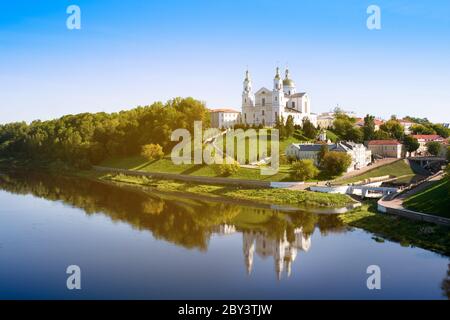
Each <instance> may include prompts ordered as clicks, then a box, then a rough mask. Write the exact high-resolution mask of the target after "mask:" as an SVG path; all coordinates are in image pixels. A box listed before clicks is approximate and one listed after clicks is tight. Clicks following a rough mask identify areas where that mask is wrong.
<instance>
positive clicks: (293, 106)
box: [292, 101, 295, 109]
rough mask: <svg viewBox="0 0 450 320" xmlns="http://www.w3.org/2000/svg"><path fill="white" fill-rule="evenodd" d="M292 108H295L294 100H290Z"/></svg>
mask: <svg viewBox="0 0 450 320" xmlns="http://www.w3.org/2000/svg"><path fill="white" fill-rule="evenodd" d="M292 109H295V101H292Z"/></svg>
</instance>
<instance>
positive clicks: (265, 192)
mask: <svg viewBox="0 0 450 320" xmlns="http://www.w3.org/2000/svg"><path fill="white" fill-rule="evenodd" d="M104 179H108V180H111V181H115V182H123V183H131V184H137V185H143V186H150V187H152V188H156V189H157V190H159V191H169V192H173V191H176V192H183V193H194V194H202V195H208V196H211V197H223V196H226V197H231V198H235V199H242V200H254V201H258V202H263V203H269V204H272V203H276V204H286V205H289V204H291V205H303V206H321V207H343V206H345V205H348V204H350V203H352V202H353V200H352V199H351V198H350V197H348V196H346V195H342V194H323V193H316V192H310V191H297V190H286V189H252V188H243V187H235V186H219V185H206V184H191V183H186V182H180V181H170V180H157V179H149V178H147V177H135V176H126V175H122V174H119V175H107V176H106V177H104Z"/></svg>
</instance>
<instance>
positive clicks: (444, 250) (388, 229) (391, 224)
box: [0, 161, 450, 257]
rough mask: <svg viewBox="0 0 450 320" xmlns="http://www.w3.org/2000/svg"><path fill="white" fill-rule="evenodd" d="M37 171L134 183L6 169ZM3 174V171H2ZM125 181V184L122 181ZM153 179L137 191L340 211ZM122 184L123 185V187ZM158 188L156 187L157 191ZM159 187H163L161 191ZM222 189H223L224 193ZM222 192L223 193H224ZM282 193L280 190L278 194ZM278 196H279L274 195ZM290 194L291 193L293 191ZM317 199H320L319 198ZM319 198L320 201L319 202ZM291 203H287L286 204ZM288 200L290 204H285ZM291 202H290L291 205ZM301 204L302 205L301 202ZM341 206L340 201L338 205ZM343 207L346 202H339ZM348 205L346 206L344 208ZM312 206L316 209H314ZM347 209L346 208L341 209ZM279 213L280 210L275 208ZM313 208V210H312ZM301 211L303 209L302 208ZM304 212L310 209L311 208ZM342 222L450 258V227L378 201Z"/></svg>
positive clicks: (307, 195)
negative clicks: (383, 207)
mask: <svg viewBox="0 0 450 320" xmlns="http://www.w3.org/2000/svg"><path fill="white" fill-rule="evenodd" d="M2 164H4V163H2V162H1V161H0V169H1V168H4V167H5V166H4V165H2ZM18 169H19V170H20V169H26V170H35V171H44V172H47V173H49V174H59V175H67V176H73V177H78V178H85V179H92V180H94V181H97V182H103V183H113V184H116V185H118V186H122V187H124V185H123V184H129V183H130V181H126V180H128V179H129V177H116V178H115V181H114V179H110V177H107V176H106V175H105V174H101V173H99V172H96V171H94V170H75V169H73V168H71V169H67V170H54V169H51V168H49V167H48V166H40V167H37V166H29V165H27V166H13V167H12V168H11V167H9V168H6V170H18ZM0 174H1V172H0ZM131 178H132V179H137V178H136V177H131ZM120 180H122V181H120ZM156 181H157V180H150V179H148V178H147V179H146V181H139V179H138V180H135V181H131V182H132V185H133V188H136V189H137V190H139V189H140V190H141V191H142V190H144V191H145V189H146V188H147V191H148V188H151V189H152V190H153V191H156V192H161V193H166V194H167V193H171V192H172V193H173V194H175V193H178V194H181V193H183V194H184V195H188V196H193V197H196V196H204V197H205V200H206V199H210V200H215V201H217V200H218V199H224V198H228V199H229V200H233V201H244V202H248V203H250V202H253V203H260V204H262V205H264V204H267V196H271V197H272V199H276V203H274V204H275V205H283V204H285V205H287V206H289V205H292V204H293V199H292V198H290V197H286V198H283V199H280V197H279V195H280V194H282V193H290V192H295V193H296V195H297V196H298V195H303V196H304V198H303V199H302V200H303V203H304V204H305V203H306V204H308V203H309V204H311V205H312V204H313V203H315V202H317V201H322V203H327V204H328V206H323V205H322V206H317V205H316V206H315V208H316V209H317V208H322V209H327V208H333V207H334V208H336V207H339V205H336V203H335V205H333V206H330V205H329V204H330V203H329V202H323V200H324V197H323V196H324V194H321V193H315V192H312V191H293V190H285V189H244V188H238V187H229V186H217V185H215V186H214V185H208V186H206V185H196V184H189V183H179V182H171V181H169V180H164V181H163V180H159V181H158V182H156ZM121 184H122V185H121ZM155 186H156V188H155ZM158 187H159V188H158ZM221 189H222V190H221ZM220 190H221V191H220ZM276 190H279V191H276ZM274 191H275V193H278V194H274ZM289 191H290V192H289ZM315 196H318V197H317V198H316V197H315ZM340 196H341V197H345V199H346V200H345V201H344V203H345V204H347V205H348V204H351V203H356V201H354V200H353V199H351V198H350V197H348V196H344V195H340ZM318 199H319V200H318ZM286 200H287V201H286ZM283 201H286V202H283ZM289 201H290V202H289ZM296 201H297V203H296V204H297V205H299V204H301V203H302V202H299V201H298V199H297V200H296ZM337 203H339V201H338V202H337ZM339 204H342V203H339ZM344 206H345V205H344ZM311 207H312V206H311ZM341 207H343V206H341ZM274 209H275V210H276V209H277V208H274ZM311 209H312V208H311ZM299 210H301V209H300V208H299ZM304 210H309V209H308V208H307V207H305V208H304ZM338 216H339V217H340V219H341V220H342V222H343V223H344V224H345V225H347V226H348V227H351V228H359V229H362V230H365V231H367V232H370V233H373V234H374V241H377V242H380V243H382V242H384V239H386V240H389V241H393V242H397V243H399V244H400V245H402V246H408V247H409V246H412V247H414V246H417V247H420V248H423V249H425V250H430V251H433V252H435V253H437V254H441V255H444V256H447V257H448V256H450V228H448V227H444V226H437V225H433V224H430V223H426V222H419V221H414V220H409V219H407V218H402V217H397V216H392V215H387V214H381V213H378V212H377V209H376V202H375V201H363V202H362V206H360V207H358V208H355V209H353V210H350V211H348V212H347V213H343V214H338Z"/></svg>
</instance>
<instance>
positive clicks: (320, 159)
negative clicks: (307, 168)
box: [317, 144, 329, 167]
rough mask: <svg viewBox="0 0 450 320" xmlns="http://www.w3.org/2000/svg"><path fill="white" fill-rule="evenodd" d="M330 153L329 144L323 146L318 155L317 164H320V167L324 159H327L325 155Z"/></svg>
mask: <svg viewBox="0 0 450 320" xmlns="http://www.w3.org/2000/svg"><path fill="white" fill-rule="evenodd" d="M328 152H329V149H328V144H323V145H322V146H321V147H320V151H319V153H318V154H317V162H318V163H319V167H321V166H322V163H323V158H325V155H326V154H327V153H328Z"/></svg>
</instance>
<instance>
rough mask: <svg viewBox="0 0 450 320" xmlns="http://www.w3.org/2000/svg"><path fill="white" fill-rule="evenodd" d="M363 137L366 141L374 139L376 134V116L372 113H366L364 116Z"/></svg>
mask: <svg viewBox="0 0 450 320" xmlns="http://www.w3.org/2000/svg"><path fill="white" fill-rule="evenodd" d="M362 130H363V136H364V137H363V139H364V141H370V140H372V138H373V136H374V134H375V117H374V116H371V115H366V116H365V118H364V126H363V128H362Z"/></svg>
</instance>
